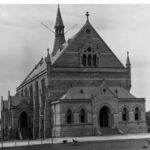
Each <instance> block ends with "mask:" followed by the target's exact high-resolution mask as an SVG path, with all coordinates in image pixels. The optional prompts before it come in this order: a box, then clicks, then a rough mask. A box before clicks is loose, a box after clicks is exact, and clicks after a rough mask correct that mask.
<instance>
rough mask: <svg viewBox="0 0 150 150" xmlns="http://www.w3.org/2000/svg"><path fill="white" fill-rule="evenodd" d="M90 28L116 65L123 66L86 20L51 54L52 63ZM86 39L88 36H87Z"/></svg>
mask: <svg viewBox="0 0 150 150" xmlns="http://www.w3.org/2000/svg"><path fill="white" fill-rule="evenodd" d="M87 27H88V28H91V30H92V31H93V32H94V34H95V36H97V39H99V40H100V41H101V42H102V44H103V45H104V46H105V47H106V49H107V51H109V52H110V53H111V54H112V56H113V57H114V58H115V60H116V61H117V63H118V66H120V67H121V68H125V67H124V65H123V64H122V63H121V62H120V60H119V59H118V58H117V57H116V55H115V54H114V53H113V51H112V50H111V49H110V48H109V47H108V45H107V44H106V43H105V42H104V40H103V39H102V38H101V36H100V35H99V34H98V33H97V32H96V30H95V29H94V28H93V26H92V25H91V24H90V22H89V21H88V20H87V21H86V23H85V24H84V25H83V27H82V28H81V29H80V30H79V31H78V32H77V33H76V34H75V35H74V36H73V37H72V38H71V39H69V40H68V41H67V42H65V43H64V44H63V48H61V49H59V50H58V52H57V53H56V55H55V56H51V60H52V64H56V63H57V62H58V60H59V59H60V58H61V57H62V55H63V54H64V53H65V52H67V50H68V49H69V48H70V47H71V46H72V45H73V44H74V42H75V41H76V40H77V39H78V38H80V35H81V33H82V32H83V31H84V30H85V29H86V28H87ZM87 39H88V38H87Z"/></svg>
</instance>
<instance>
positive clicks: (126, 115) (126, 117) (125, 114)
mask: <svg viewBox="0 0 150 150" xmlns="http://www.w3.org/2000/svg"><path fill="white" fill-rule="evenodd" d="M122 120H123V121H128V120H129V112H128V109H127V108H123V111H122Z"/></svg>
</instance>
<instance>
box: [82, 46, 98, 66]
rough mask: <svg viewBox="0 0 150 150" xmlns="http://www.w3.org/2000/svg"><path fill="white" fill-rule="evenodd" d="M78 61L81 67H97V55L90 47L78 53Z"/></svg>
mask: <svg viewBox="0 0 150 150" xmlns="http://www.w3.org/2000/svg"><path fill="white" fill-rule="evenodd" d="M80 59H81V60H80V64H81V66H83V67H98V63H99V54H98V53H97V52H96V51H95V50H93V49H92V48H91V47H88V48H87V49H86V50H84V51H83V52H81V53H80Z"/></svg>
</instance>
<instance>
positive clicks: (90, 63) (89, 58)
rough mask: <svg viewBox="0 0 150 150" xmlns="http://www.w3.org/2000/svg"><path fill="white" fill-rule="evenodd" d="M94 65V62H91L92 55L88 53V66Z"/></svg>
mask: <svg viewBox="0 0 150 150" xmlns="http://www.w3.org/2000/svg"><path fill="white" fill-rule="evenodd" d="M91 65H92V62H91V55H90V54H89V55H88V66H89V67H91Z"/></svg>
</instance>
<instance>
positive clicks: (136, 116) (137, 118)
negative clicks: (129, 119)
mask: <svg viewBox="0 0 150 150" xmlns="http://www.w3.org/2000/svg"><path fill="white" fill-rule="evenodd" d="M140 116H141V113H140V110H139V108H138V107H136V108H135V111H134V118H135V120H136V121H138V120H140Z"/></svg>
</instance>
